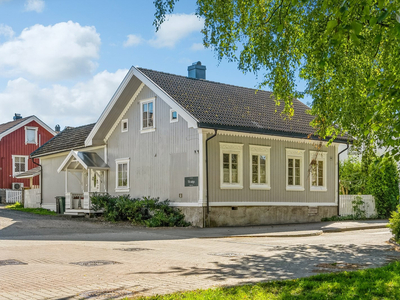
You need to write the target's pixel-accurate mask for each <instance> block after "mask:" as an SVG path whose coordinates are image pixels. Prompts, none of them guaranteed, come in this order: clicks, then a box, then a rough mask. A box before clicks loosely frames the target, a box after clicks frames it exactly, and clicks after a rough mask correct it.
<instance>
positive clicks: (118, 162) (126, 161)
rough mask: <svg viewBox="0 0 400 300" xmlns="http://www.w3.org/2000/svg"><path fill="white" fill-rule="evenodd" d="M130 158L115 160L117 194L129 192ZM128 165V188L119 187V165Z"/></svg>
mask: <svg viewBox="0 0 400 300" xmlns="http://www.w3.org/2000/svg"><path fill="white" fill-rule="evenodd" d="M129 162H130V159H129V158H119V159H116V160H115V192H116V193H126V192H129V189H130V188H129V180H130V176H129V173H130V172H129ZM122 164H127V166H126V168H127V172H126V179H127V186H118V165H122Z"/></svg>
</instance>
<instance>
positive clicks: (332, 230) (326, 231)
mask: <svg viewBox="0 0 400 300" xmlns="http://www.w3.org/2000/svg"><path fill="white" fill-rule="evenodd" d="M382 228H387V226H386V224H384V225H383V224H381V225H371V226H359V227H353V228H351V227H348V228H328V229H322V231H323V232H324V233H331V232H344V231H356V230H366V229H382Z"/></svg>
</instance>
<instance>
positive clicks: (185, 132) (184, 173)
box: [107, 87, 199, 203]
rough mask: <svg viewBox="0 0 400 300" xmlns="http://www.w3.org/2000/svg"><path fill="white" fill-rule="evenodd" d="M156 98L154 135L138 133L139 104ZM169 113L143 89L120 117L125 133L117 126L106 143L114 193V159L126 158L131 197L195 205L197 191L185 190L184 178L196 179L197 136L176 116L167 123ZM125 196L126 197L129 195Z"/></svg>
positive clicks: (166, 107)
mask: <svg viewBox="0 0 400 300" xmlns="http://www.w3.org/2000/svg"><path fill="white" fill-rule="evenodd" d="M153 97H155V109H154V116H155V131H153V132H146V133H141V131H140V100H144V99H149V98H153ZM170 109H171V107H169V106H168V105H167V104H166V103H165V102H164V101H163V100H162V99H161V98H160V97H156V94H155V93H154V92H152V91H151V90H150V89H149V88H148V87H144V88H143V90H142V91H141V92H140V93H139V95H138V97H137V99H136V100H135V102H134V103H133V104H132V106H131V107H130V108H129V110H128V111H127V112H126V114H125V115H124V116H123V119H128V131H127V132H122V131H121V124H119V125H118V126H117V128H116V129H115V131H114V132H113V133H112V135H111V136H110V139H109V140H108V142H107V145H108V164H109V166H110V173H109V176H108V178H109V180H108V187H109V192H110V194H123V193H119V192H116V190H115V187H116V162H115V160H116V159H122V158H129V164H130V166H129V178H130V190H129V192H128V193H129V194H130V195H131V197H142V196H151V197H159V198H160V200H165V199H169V200H171V201H173V202H186V203H187V202H192V203H194V202H197V201H198V199H199V198H198V187H185V177H194V176H198V175H199V174H198V167H199V154H198V150H199V134H198V132H197V129H193V128H188V124H187V122H186V121H185V120H184V119H183V118H182V117H181V116H178V122H174V123H171V122H170ZM128 193H127V192H125V194H128Z"/></svg>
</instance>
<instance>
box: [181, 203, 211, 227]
mask: <svg viewBox="0 0 400 300" xmlns="http://www.w3.org/2000/svg"><path fill="white" fill-rule="evenodd" d="M179 209H180V210H181V211H182V213H183V214H184V215H185V220H186V221H187V222H190V223H192V225H193V226H196V227H204V216H205V211H206V208H205V207H187V206H184V207H183V206H180V207H179Z"/></svg>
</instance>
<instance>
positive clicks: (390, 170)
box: [365, 156, 399, 218]
mask: <svg viewBox="0 0 400 300" xmlns="http://www.w3.org/2000/svg"><path fill="white" fill-rule="evenodd" d="M368 172H369V176H368V180H367V184H366V189H365V190H366V192H367V193H368V194H370V195H373V196H374V198H375V206H376V210H377V213H378V216H379V217H381V218H388V217H390V215H391V213H392V212H393V211H394V210H395V209H396V206H397V204H399V174H398V171H397V164H396V163H395V161H394V160H393V158H391V157H386V156H385V157H382V158H381V157H378V158H376V159H375V160H374V161H373V162H372V163H371V164H370V166H369V170H368Z"/></svg>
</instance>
